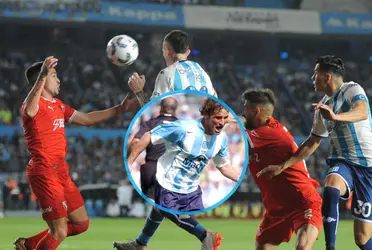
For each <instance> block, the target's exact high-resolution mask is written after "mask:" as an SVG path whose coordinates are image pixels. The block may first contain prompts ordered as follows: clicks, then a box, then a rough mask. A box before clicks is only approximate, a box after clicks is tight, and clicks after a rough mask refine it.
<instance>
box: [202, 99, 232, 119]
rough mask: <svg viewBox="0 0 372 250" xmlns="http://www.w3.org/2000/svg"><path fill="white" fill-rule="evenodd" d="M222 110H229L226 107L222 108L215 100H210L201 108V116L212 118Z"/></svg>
mask: <svg viewBox="0 0 372 250" xmlns="http://www.w3.org/2000/svg"><path fill="white" fill-rule="evenodd" d="M222 109H225V110H227V109H226V108H225V107H224V106H222V105H221V104H220V103H218V102H216V101H215V100H213V99H210V98H208V99H207V100H205V101H204V103H203V106H202V107H201V108H200V113H201V115H203V116H204V115H207V116H212V115H214V114H216V113H218V112H220V111H221V110H222Z"/></svg>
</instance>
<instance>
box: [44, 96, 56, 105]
mask: <svg viewBox="0 0 372 250" xmlns="http://www.w3.org/2000/svg"><path fill="white" fill-rule="evenodd" d="M41 98H43V99H44V100H45V101H48V102H53V103H55V102H56V99H54V98H53V99H52V100H49V99H46V98H45V97H44V96H42V97H41Z"/></svg>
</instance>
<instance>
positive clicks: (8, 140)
mask: <svg viewBox="0 0 372 250" xmlns="http://www.w3.org/2000/svg"><path fill="white" fill-rule="evenodd" d="M45 2H47V1H45ZM45 2H44V5H43V6H44V7H43V8H44V10H48V11H58V10H59V8H61V9H63V10H66V9H68V10H70V11H71V12H74V11H86V12H91V11H95V10H96V9H99V8H100V4H101V2H102V1H99V0H86V1H73V0H71V2H70V3H69V1H63V4H64V5H63V4H62V3H60V5H58V4H56V3H55V1H51V2H52V3H51V4H50V6H45ZM78 2H79V4H77V3H78ZM108 2H110V1H108ZM122 2H123V1H122ZM125 2H130V3H138V2H145V1H135V0H133V1H130V0H127V1H125ZM146 2H156V3H162V4H166V3H170V2H171V3H176V4H216V5H236V6H241V5H243V2H244V1H239V0H235V1H223V0H177V1H170V0H163V1H162V0H157V1H146ZM252 2H254V1H252ZM278 2H285V1H278ZM287 2H288V5H287V6H286V8H299V6H300V5H299V3H300V2H301V1H295V0H293V1H287ZM305 2H306V1H303V3H305ZM38 3H40V1H25V0H21V1H17V0H8V1H1V2H0V10H4V9H6V10H7V11H19V12H21V11H29V10H33V9H38V8H40V7H39V6H38V5H37V4H38ZM68 4H70V5H68ZM368 6H369V5H368ZM253 7H256V6H253ZM45 8H49V9H45ZM278 8H279V7H278ZM364 10H365V9H364ZM4 23H6V24H7V25H0V37H1V38H0V184H2V185H1V186H2V187H3V188H2V189H1V190H0V198H2V200H3V201H4V202H5V203H6V206H7V209H37V204H36V203H35V198H34V197H33V196H32V194H31V191H30V190H29V188H28V183H27V179H26V177H25V167H26V165H27V162H28V160H29V154H28V152H27V149H26V145H25V141H24V138H23V131H22V128H21V127H20V124H21V123H20V121H21V120H20V106H21V104H22V102H23V100H24V98H25V96H26V95H27V93H28V91H29V90H30V86H27V85H26V83H25V81H24V70H25V68H27V67H28V66H29V65H30V64H32V63H33V62H35V61H40V60H43V59H44V58H45V57H46V56H49V55H54V56H56V57H57V58H59V65H58V68H57V70H58V77H59V78H60V80H61V93H60V96H59V97H58V98H60V99H61V100H62V101H64V102H65V103H66V104H68V105H70V106H72V107H74V108H76V109H78V110H81V111H84V112H89V111H92V110H97V109H105V108H108V107H111V106H113V105H116V104H118V103H120V102H121V100H122V99H123V98H124V96H125V94H126V93H127V92H128V91H129V89H128V86H127V81H128V78H129V76H130V75H131V74H132V73H133V72H138V73H140V74H144V75H145V76H146V79H147V82H146V87H145V88H146V91H148V92H151V91H152V90H153V85H154V81H155V78H156V75H157V74H158V72H159V71H160V70H161V69H162V68H164V67H165V66H166V65H165V62H164V60H163V58H162V51H161V45H162V39H163V37H164V35H165V34H166V33H167V32H168V31H169V30H170V29H169V28H168V27H159V28H158V29H154V28H146V27H140V28H137V27H134V26H130V25H129V26H122V25H118V24H116V25H109V24H107V25H105V24H102V25H99V26H94V25H90V24H89V23H78V24H76V25H67V24H64V23H63V22H61V23H58V24H57V23H53V25H47V24H45V23H40V22H28V23H27V24H26V23H25V22H21V21H13V20H5V22H4ZM188 32H189V34H190V39H191V44H192V54H191V56H190V59H191V60H195V61H197V62H199V63H200V65H201V66H202V67H204V69H205V70H206V71H207V72H208V73H209V75H210V77H211V79H212V81H213V83H214V86H215V88H216V90H217V92H218V94H219V98H220V99H222V100H223V101H224V102H226V103H227V104H228V105H229V106H230V107H231V108H232V109H233V110H234V111H235V113H236V114H238V115H240V114H241V112H242V110H243V109H242V108H243V105H242V102H241V98H240V96H241V94H242V93H243V92H244V90H245V89H247V88H250V87H267V88H271V89H273V90H274V92H275V93H276V95H277V97H278V100H279V101H278V103H277V107H276V112H275V117H276V118H277V119H279V120H280V121H281V122H282V123H283V124H285V126H286V127H287V128H288V129H289V130H290V131H291V132H292V134H293V135H294V136H296V140H297V141H298V142H299V143H300V142H301V141H303V140H304V137H306V136H307V135H308V134H309V133H310V129H311V123H312V116H313V109H312V106H311V104H312V103H313V102H318V101H319V100H320V98H321V97H322V96H321V95H319V94H316V93H315V92H314V90H313V84H312V80H311V76H312V74H313V69H314V65H315V59H316V58H317V57H318V56H320V55H324V54H336V55H338V56H340V57H342V58H343V59H344V61H345V63H346V69H347V70H346V72H347V75H346V80H354V81H356V82H359V83H360V84H361V85H362V86H363V87H364V89H365V90H366V92H367V95H368V96H369V97H372V84H371V80H372V75H371V74H370V72H371V70H372V68H371V66H372V56H370V55H372V46H371V45H372V42H371V41H370V40H368V39H358V38H356V37H339V38H334V37H332V38H330V37H327V36H322V37H320V36H315V35H314V36H310V35H309V36H298V35H295V34H292V35H283V36H280V35H273V34H270V33H265V34H259V35H258V34H257V33H249V32H246V33H244V32H224V31H213V32H212V31H205V32H201V31H194V30H188ZM123 33H125V34H128V35H130V36H132V37H133V38H134V39H136V40H137V42H138V43H139V48H140V56H139V58H138V60H137V61H136V62H135V64H133V65H131V66H129V67H127V68H118V67H116V66H114V65H112V64H111V63H110V62H109V61H108V60H107V58H106V56H105V46H106V43H107V41H109V40H110V39H111V38H112V37H113V36H115V35H117V34H123ZM336 43H337V46H335V44H336ZM183 105H184V107H187V108H188V109H192V108H191V106H188V105H187V104H186V103H184V104H183ZM181 110H182V109H181ZM155 114H156V112H155V111H154V113H152V114H151V113H148V114H147V118H146V119H148V118H149V117H152V116H154V115H155ZM133 117H134V114H125V115H122V116H120V117H117V118H114V119H111V120H109V121H107V122H105V123H103V124H100V125H97V126H96V127H94V129H105V130H97V131H98V132H97V133H88V132H87V131H88V130H81V131H80V132H78V133H77V134H74V135H69V136H68V142H69V153H68V155H67V161H68V163H69V164H70V167H71V175H72V177H73V180H74V181H75V182H76V183H77V184H78V185H79V186H80V187H81V189H82V192H83V194H84V195H86V197H93V196H94V194H92V192H91V190H95V189H97V188H98V189H99V188H102V189H107V190H109V192H110V196H109V198H107V199H106V198H105V199H96V198H91V199H87V200H88V202H87V204H88V205H89V204H90V202H92V207H97V208H101V209H96V210H95V209H93V210H91V212H90V213H97V211H99V212H98V214H99V215H104V214H107V215H109V214H115V215H118V213H119V214H123V213H125V214H126V215H128V213H130V212H131V211H132V213H131V216H142V215H143V214H142V212H138V213H139V214H136V212H135V211H142V210H144V205H143V203H142V200H141V199H139V197H138V195H137V194H136V193H135V191H133V189H132V188H131V186H130V183H129V182H128V179H127V176H126V173H125V170H124V166H123V159H122V145H123V136H124V131H125V129H126V128H127V127H128V126H129V123H130V121H131V119H132V118H133ZM71 127H72V128H73V126H70V127H69V128H71ZM114 129H119V130H120V131H121V132H119V133H118V135H117V136H116V137H115V136H113V137H110V138H109V139H107V138H106V137H105V136H104V135H105V133H106V132H104V131H108V132H109V131H112V130H114ZM227 130H228V131H231V134H234V136H231V137H230V139H231V143H232V144H236V145H239V144H241V143H242V138H241V136H235V135H236V134H237V133H236V128H234V127H233V126H232V127H228V128H227ZM115 131H116V130H115ZM108 132H107V133H108ZM326 151H327V148H326V147H322V149H321V150H319V151H318V152H317V153H315V154H314V155H313V156H311V157H309V159H307V167H308V170H309V172H310V175H311V176H312V177H313V178H315V179H316V180H318V181H319V182H320V183H321V184H322V183H323V181H324V176H325V172H326V165H325V157H326ZM231 157H232V158H233V159H234V160H233V162H236V164H237V165H239V164H241V162H242V161H243V160H244V157H245V156H244V155H243V154H242V152H241V151H239V150H235V149H233V148H232V156H231ZM214 178H215V180H218V181H217V182H208V184H204V183H203V182H204V180H205V181H206V180H211V179H214ZM204 180H203V181H202V185H213V184H215V183H218V184H216V185H217V186H219V185H220V186H219V187H217V186H216V187H215V189H214V191H213V192H218V190H219V188H220V187H221V188H222V189H228V188H230V184H227V183H224V182H223V181H220V180H219V177H218V176H216V174H215V173H214V170H213V168H212V167H211V168H208V169H207V171H206V176H205V179H204ZM221 183H222V184H221ZM98 184H99V185H101V184H102V185H101V186H97V185H98ZM216 190H217V191H216ZM257 191H258V190H257V187H256V185H255V184H254V183H253V180H252V178H251V176H250V173H249V171H247V173H246V175H245V178H244V180H243V182H242V183H241V185H240V187H239V192H241V193H251V192H257ZM211 193H212V191H211ZM124 194H125V195H124ZM124 197H129V198H124ZM97 200H101V201H100V202H103V203H104V206H103V205H100V204H101V203H100V202H98V203H96V201H97ZM107 204H108V205H109V206H107ZM141 204H142V205H141ZM102 207H104V209H103V208H102ZM108 208H110V209H108ZM111 208H112V209H111ZM106 209H107V210H106ZM108 210H110V211H111V212H108ZM112 211H115V212H112ZM118 211H119V212H118ZM123 211H125V212H123Z"/></svg>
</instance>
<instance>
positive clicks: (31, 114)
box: [14, 57, 139, 250]
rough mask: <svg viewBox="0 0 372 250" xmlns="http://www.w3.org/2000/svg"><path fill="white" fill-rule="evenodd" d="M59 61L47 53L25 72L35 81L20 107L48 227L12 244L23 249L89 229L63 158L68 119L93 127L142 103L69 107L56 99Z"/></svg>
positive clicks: (43, 248) (30, 168) (30, 170)
mask: <svg viewBox="0 0 372 250" xmlns="http://www.w3.org/2000/svg"><path fill="white" fill-rule="evenodd" d="M57 62H58V59H56V58H54V57H47V58H46V59H45V60H44V62H38V63H35V64H33V65H32V66H31V67H29V68H28V69H27V70H26V74H25V75H26V79H27V81H28V83H30V84H34V86H33V87H32V89H31V91H30V93H29V94H28V95H27V97H26V99H25V101H24V103H23V104H22V107H21V112H22V124H23V128H24V135H25V139H26V142H27V147H28V151H29V152H30V154H31V160H30V162H29V164H28V165H27V176H28V180H29V182H30V186H31V189H32V191H33V193H34V194H35V195H36V197H37V200H38V202H39V205H40V208H41V213H42V217H43V219H44V220H45V221H46V222H47V224H48V228H47V229H46V230H44V231H43V232H41V233H39V234H37V235H35V236H32V237H29V238H18V239H17V240H16V241H15V242H14V246H15V249H19V250H29V249H36V250H47V249H48V250H53V249H57V247H58V245H59V244H60V243H61V242H62V241H63V240H64V239H65V238H66V237H67V236H73V235H78V234H81V233H83V232H85V231H86V230H87V229H88V227H89V218H88V215H87V212H86V210H85V206H84V201H83V198H82V196H81V194H80V192H79V189H78V188H77V186H76V185H75V184H74V183H73V182H72V180H71V178H70V176H69V166H68V164H67V162H66V160H65V156H66V153H67V141H66V136H65V123H73V124H79V125H83V126H90V125H93V124H96V123H100V122H103V121H105V120H107V119H109V118H111V117H114V116H116V115H118V114H121V113H123V112H128V111H135V110H136V109H138V107H139V104H138V102H137V101H136V100H133V99H132V100H130V99H128V98H127V97H128V96H127V97H126V98H125V99H124V101H123V102H122V103H121V104H119V105H117V106H115V107H112V108H109V109H106V110H102V111H97V112H90V113H83V112H79V111H77V110H75V109H73V108H71V107H69V106H67V105H66V104H64V103H63V102H61V101H60V100H58V99H56V98H54V97H55V96H56V95H58V93H59V89H60V80H59V79H58V77H57V72H56V70H55V67H56V65H57Z"/></svg>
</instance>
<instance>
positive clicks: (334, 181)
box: [325, 174, 347, 194]
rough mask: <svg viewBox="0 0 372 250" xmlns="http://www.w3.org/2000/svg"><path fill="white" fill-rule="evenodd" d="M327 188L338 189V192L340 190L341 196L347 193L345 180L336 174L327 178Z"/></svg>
mask: <svg viewBox="0 0 372 250" xmlns="http://www.w3.org/2000/svg"><path fill="white" fill-rule="evenodd" d="M325 186H326V187H333V188H337V189H338V190H340V193H341V194H344V193H346V191H347V187H346V184H345V182H344V180H343V179H342V178H341V177H340V176H338V175H335V174H330V175H328V176H327V178H326V180H325Z"/></svg>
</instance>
